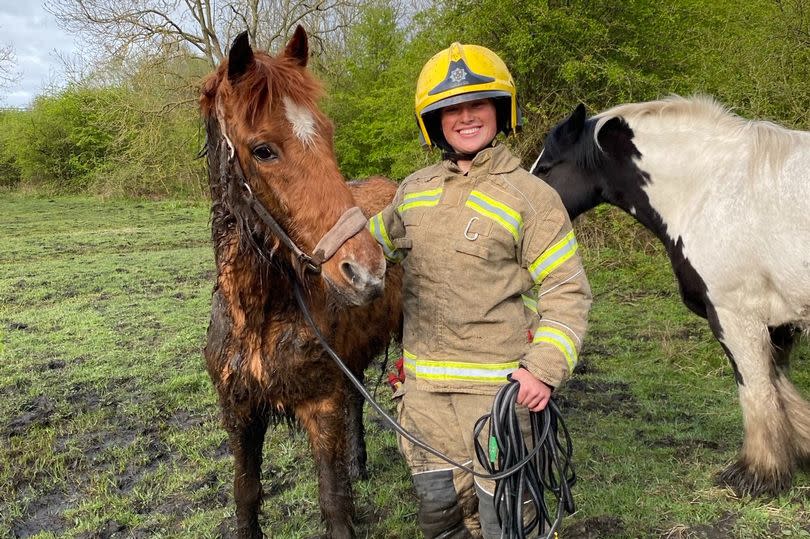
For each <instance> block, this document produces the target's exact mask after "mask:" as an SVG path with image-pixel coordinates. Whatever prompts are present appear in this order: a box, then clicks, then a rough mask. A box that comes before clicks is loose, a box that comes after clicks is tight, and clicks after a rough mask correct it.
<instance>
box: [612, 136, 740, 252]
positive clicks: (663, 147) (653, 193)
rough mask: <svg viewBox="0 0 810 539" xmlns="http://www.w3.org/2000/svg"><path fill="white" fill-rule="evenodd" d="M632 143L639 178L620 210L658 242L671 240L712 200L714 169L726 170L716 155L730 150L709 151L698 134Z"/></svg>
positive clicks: (712, 149)
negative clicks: (628, 201)
mask: <svg viewBox="0 0 810 539" xmlns="http://www.w3.org/2000/svg"><path fill="white" fill-rule="evenodd" d="M633 142H634V144H635V145H636V147H637V148H638V151H639V153H640V154H641V157H640V158H638V159H636V160H635V165H636V166H637V167H638V170H639V172H638V177H637V178H636V181H631V182H630V186H631V187H630V188H631V189H633V190H635V191H637V193H636V194H635V196H634V197H632V198H633V200H632V202H630V203H627V205H628V207H626V208H624V209H625V210H626V211H628V212H629V213H630V214H632V215H633V216H634V217H635V218H636V219H637V220H638V221H639V222H641V223H642V224H643V225H644V226H645V227H647V228H649V229H650V230H652V231H653V232H654V233H655V234H656V235H657V236H658V237H659V238H661V239H664V237H665V236H669V237H671V238H673V239H674V238H675V237H677V235H678V233H679V231H680V230H683V228H684V227H685V226H687V224H688V222H689V221H690V218H691V216H692V215H693V214H694V212H698V211H701V208H702V207H703V205H704V203H705V201H706V200H707V199H708V198H710V197H711V196H712V195H711V193H712V191H713V190H715V189H716V179H717V174H718V173H719V172H718V167H722V166H725V164H726V158H724V157H720V156H719V155H720V154H722V153H727V152H728V151H729V148H719V147H717V146H715V147H714V148H707V147H706V146H707V135H706V134H705V133H700V132H697V131H696V132H676V133H669V134H667V135H665V136H662V135H661V134H656V135H655V136H649V135H647V136H645V134H644V133H643V132H641V133H640V134H639V135H638V136H637V137H636V138H634V140H633Z"/></svg>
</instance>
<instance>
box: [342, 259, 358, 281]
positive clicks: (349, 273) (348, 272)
mask: <svg viewBox="0 0 810 539" xmlns="http://www.w3.org/2000/svg"><path fill="white" fill-rule="evenodd" d="M340 271H342V272H343V275H344V276H345V277H346V280H347V281H349V282H350V283H352V284H354V285H357V284H358V283H357V281H358V280H359V278H360V275H359V272H358V271H357V269H356V268H355V267H354V262H349V261H345V262H341V264H340Z"/></svg>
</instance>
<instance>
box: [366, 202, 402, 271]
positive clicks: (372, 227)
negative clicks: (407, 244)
mask: <svg viewBox="0 0 810 539" xmlns="http://www.w3.org/2000/svg"><path fill="white" fill-rule="evenodd" d="M368 229H369V232H371V235H372V236H374V239H375V240H377V243H379V244H380V245H381V246H382V249H383V255H384V256H385V258H386V260H388V261H390V262H399V261H401V260H402V253H400V252H399V251H397V249H396V248H395V247H394V244H393V243H392V242H391V238H390V237H388V231H387V230H385V222H384V221H383V219H382V212H380V213H378V214H377V215H375V216H374V217H372V218H371V219H369V221H368Z"/></svg>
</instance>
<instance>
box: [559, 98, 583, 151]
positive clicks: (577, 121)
mask: <svg viewBox="0 0 810 539" xmlns="http://www.w3.org/2000/svg"><path fill="white" fill-rule="evenodd" d="M586 116H587V112H586V110H585V105H583V104H582V103H580V104H579V105H577V107H576V108H575V109H574V112H572V113H571V115H570V116H569V117H568V118H566V119H565V121H564V122H563V123H562V126H561V132H560V137H561V138H562V140H563V141H565V142H566V143H567V144H574V143H575V142H576V141H578V140H579V137H580V135H582V131H583V130H584V129H585V119H586Z"/></svg>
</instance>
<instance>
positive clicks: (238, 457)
mask: <svg viewBox="0 0 810 539" xmlns="http://www.w3.org/2000/svg"><path fill="white" fill-rule="evenodd" d="M227 427H228V434H229V442H230V446H231V452H232V453H233V460H234V478H233V497H234V501H235V502H236V529H237V537H239V538H240V539H254V538H260V537H263V536H264V535H263V534H262V530H261V527H260V526H259V507H260V506H261V503H262V483H261V468H262V445H263V443H264V434H265V432H267V419H266V418H264V417H261V416H257V415H254V416H253V417H252V418H251V419H249V420H248V421H240V420H234V421H232V422H230V424H229V425H228V426H227Z"/></svg>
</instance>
